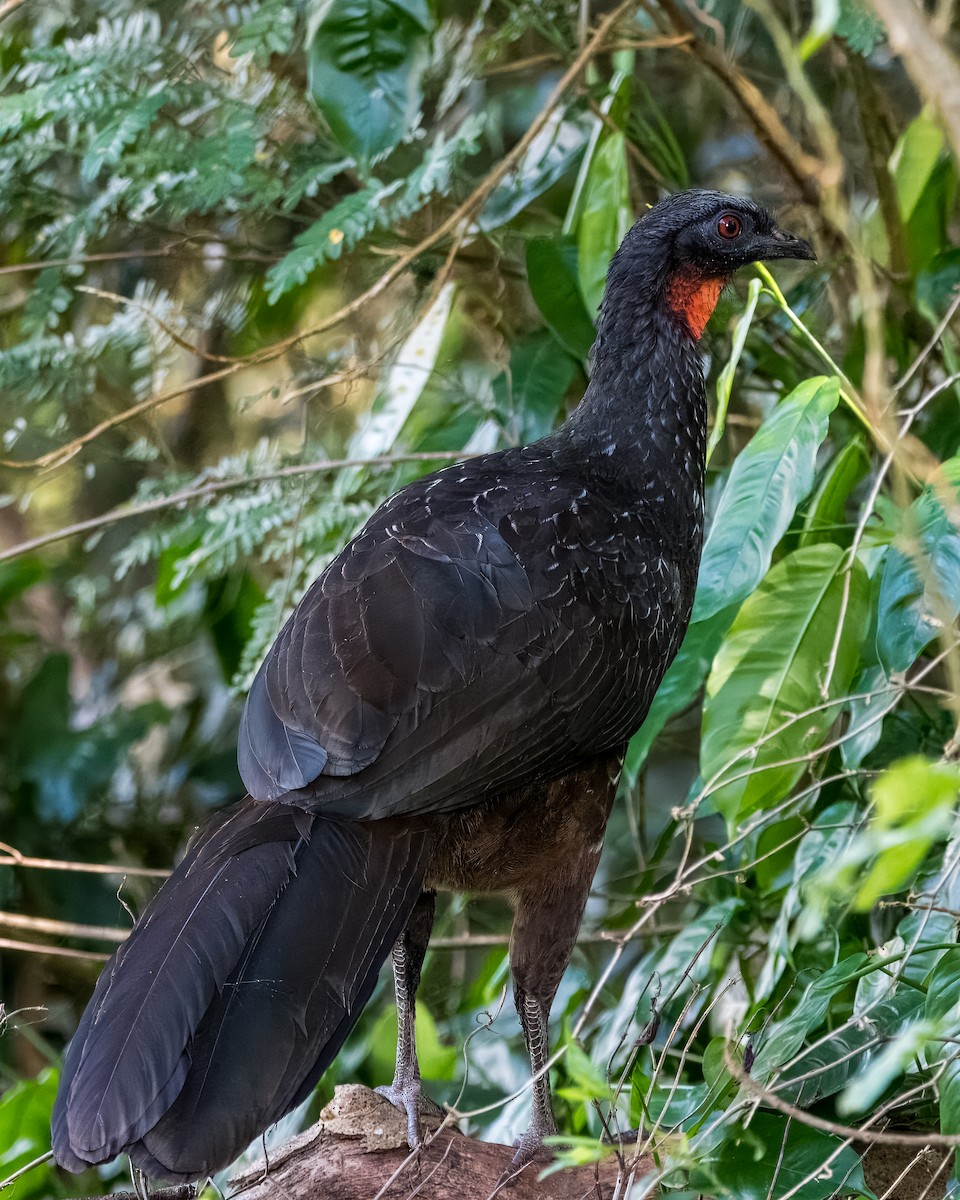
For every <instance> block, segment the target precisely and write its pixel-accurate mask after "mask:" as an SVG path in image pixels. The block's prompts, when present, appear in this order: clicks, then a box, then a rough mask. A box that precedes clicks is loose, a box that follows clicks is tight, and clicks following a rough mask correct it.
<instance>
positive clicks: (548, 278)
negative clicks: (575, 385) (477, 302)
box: [527, 237, 596, 360]
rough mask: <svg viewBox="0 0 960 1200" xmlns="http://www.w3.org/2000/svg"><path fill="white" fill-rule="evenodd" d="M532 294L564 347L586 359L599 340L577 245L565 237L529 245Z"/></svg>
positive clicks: (545, 239) (529, 277)
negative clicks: (579, 273)
mask: <svg viewBox="0 0 960 1200" xmlns="http://www.w3.org/2000/svg"><path fill="white" fill-rule="evenodd" d="M527 278H528V281H529V284H530V292H531V294H532V295H533V298H534V300H535V301H536V302H537V307H538V308H539V309H540V311H541V312H542V313H543V317H544V320H545V321H546V322H547V325H548V326H549V327H550V329H552V330H553V332H554V334H555V335H556V337H557V340H558V341H559V342H560V343H561V345H563V346H566V348H567V350H569V351H570V353H571V354H572V355H573V356H574V357H575V358H579V359H581V360H585V359H586V357H587V354H588V353H589V350H590V347H591V346H592V345H593V339H594V338H595V337H596V330H595V329H594V326H593V321H592V320H591V319H590V316H589V314H588V313H587V310H586V307H585V306H584V303H583V297H582V296H581V294H580V286H579V283H578V282H577V246H576V243H575V242H574V241H573V240H572V239H570V238H565V237H553V238H533V239H532V240H531V241H529V242H528V243H527Z"/></svg>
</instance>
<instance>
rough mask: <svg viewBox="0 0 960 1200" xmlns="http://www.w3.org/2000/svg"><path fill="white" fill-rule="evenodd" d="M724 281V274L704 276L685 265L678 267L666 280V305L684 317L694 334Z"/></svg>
mask: <svg viewBox="0 0 960 1200" xmlns="http://www.w3.org/2000/svg"><path fill="white" fill-rule="evenodd" d="M726 283H727V278H726V277H725V276H720V277H716V276H713V277H711V276H705V275H702V274H701V273H700V272H699V271H697V270H696V269H695V268H687V269H686V270H681V271H677V272H676V274H675V275H673V276H672V277H671V279H670V282H669V283H668V284H667V304H668V306H669V307H670V309H671V310H672V311H673V312H674V313H675V314H676V315H677V316H678V317H682V318H683V319H684V320H685V321H686V323H687V325H688V326H689V328H690V332H691V333H692V334H693V336H694V337H695V338H698V339H699V338H700V336H701V335H702V334H703V331H704V329H705V328H706V324H707V322H708V321H709V320H710V318H711V316H713V310H714V309H715V308H716V307H717V300H718V299H719V298H720V293H721V292H722V291H723V289H724V286H725V285H726Z"/></svg>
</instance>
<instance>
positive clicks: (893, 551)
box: [877, 457, 960, 675]
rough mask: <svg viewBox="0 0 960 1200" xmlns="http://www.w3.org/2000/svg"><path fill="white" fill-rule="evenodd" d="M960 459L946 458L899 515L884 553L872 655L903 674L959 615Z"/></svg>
mask: <svg viewBox="0 0 960 1200" xmlns="http://www.w3.org/2000/svg"><path fill="white" fill-rule="evenodd" d="M958 497H960V457H957V458H951V459H948V461H947V462H945V463H944V464H943V465H942V466H941V467H940V469H939V470H938V471H937V473H936V476H935V477H934V479H933V480H932V482H931V483H930V484H929V485H928V486H927V487H925V488H924V490H923V492H922V493H921V494H920V495H919V496H918V497H917V499H916V500H914V502H913V503H912V504H911V505H910V507H909V508H908V509H907V511H906V513H905V514H904V521H903V529H902V531H901V533H900V534H899V536H898V537H897V538H896V540H895V541H894V543H893V545H892V546H891V547H890V548H889V550H888V551H887V554H886V557H885V558H884V563H883V574H882V575H881V578H880V597H879V600H878V607H877V655H878V657H879V659H880V662H881V663H882V664H883V666H884V668H885V670H886V671H887V674H888V675H891V674H893V673H894V672H897V671H905V670H906V669H907V668H908V667H910V666H912V665H913V663H914V662H915V661H916V659H917V656H918V655H919V654H920V653H921V652H922V651H923V650H924V649H925V648H926V646H928V645H929V644H930V642H932V641H933V640H934V638H936V637H937V636H938V634H939V633H940V632H941V630H943V629H945V628H949V627H950V626H951V625H952V624H953V622H954V621H955V620H956V619H957V615H958V614H960V526H958V523H957V503H958Z"/></svg>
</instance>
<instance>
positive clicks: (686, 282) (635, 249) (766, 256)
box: [608, 190, 816, 338]
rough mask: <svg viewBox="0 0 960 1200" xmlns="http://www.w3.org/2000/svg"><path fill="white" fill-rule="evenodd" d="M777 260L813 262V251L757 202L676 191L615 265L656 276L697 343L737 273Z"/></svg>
mask: <svg viewBox="0 0 960 1200" xmlns="http://www.w3.org/2000/svg"><path fill="white" fill-rule="evenodd" d="M777 258H803V259H814V258H816V255H815V254H814V252H813V247H812V246H811V245H810V243H809V242H807V241H804V239H803V238H799V237H795V236H794V235H793V234H790V233H786V232H785V231H784V230H782V229H781V228H780V226H779V225H778V224H777V223H776V221H775V220H774V219H773V217H771V216H770V214H769V213H768V212H767V211H766V209H764V208H762V207H761V206H760V205H759V204H756V203H754V201H752V200H747V199H744V198H742V197H737V196H728V195H725V194H724V193H723V192H710V191H701V190H693V191H687V192H677V193H676V194H675V195H672V196H668V197H667V198H666V199H665V200H661V201H660V202H659V204H655V205H654V206H653V208H651V209H650V211H649V212H648V213H646V214H645V215H644V216H643V217H641V219H640V220H639V221H638V222H637V223H636V224H635V225H634V226H633V228H632V229H631V230H630V232H629V233H628V234H627V236H626V237H625V238H624V240H623V244H622V246H621V247H620V249H619V251H618V252H617V254H616V256H615V257H614V261H613V263H612V264H611V271H610V276H608V283H609V282H610V281H611V280H613V279H615V278H616V277H617V275H618V274H621V275H622V274H624V273H629V274H631V275H634V276H636V274H637V273H640V272H642V273H643V274H644V275H645V276H647V277H649V276H650V274H651V273H654V274H655V276H656V279H657V285H658V288H659V289H660V292H661V295H662V297H663V300H664V302H665V304H666V307H667V309H668V311H669V312H670V313H671V314H673V315H674V316H676V317H677V319H678V322H680V323H681V324H682V325H684V326H685V327H686V328H688V329H689V331H690V333H692V335H693V336H694V337H695V338H699V337H700V335H701V334H702V333H703V329H704V326H705V325H706V323H707V321H708V320H709V319H710V315H711V313H712V312H713V310H714V307H715V306H716V303H717V299H718V298H719V296H720V292H721V291H722V290H723V288H724V286H725V285H726V284H727V283H729V281H730V279H731V278H732V277H733V274H734V272H735V271H736V270H737V269H738V268H739V267H742V266H745V265H746V264H747V263H752V262H760V261H763V260H768V261H769V260H771V259H777Z"/></svg>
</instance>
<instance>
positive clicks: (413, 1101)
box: [374, 1079, 445, 1150]
mask: <svg viewBox="0 0 960 1200" xmlns="http://www.w3.org/2000/svg"><path fill="white" fill-rule="evenodd" d="M374 1091H375V1092H377V1093H378V1095H380V1096H383V1097H384V1098H385V1099H387V1100H389V1101H390V1103H391V1104H392V1105H393V1106H394V1107H395V1108H399V1109H400V1110H401V1111H402V1112H405V1113H406V1114H407V1145H408V1146H409V1147H410V1149H411V1150H416V1148H417V1147H418V1146H420V1145H422V1143H423V1125H422V1119H423V1118H424V1117H429V1118H431V1119H432V1120H434V1121H439V1120H443V1117H444V1116H445V1113H444V1111H443V1109H442V1108H441V1107H440V1105H439V1104H437V1103H436V1102H435V1101H434V1100H431V1099H430V1097H429V1096H428V1095H426V1093H425V1092H424V1091H423V1089H422V1088H421V1086H420V1080H419V1079H412V1080H411V1081H410V1082H409V1083H397V1081H396V1080H394V1081H393V1083H391V1084H384V1085H382V1086H381V1087H378V1088H374Z"/></svg>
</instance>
